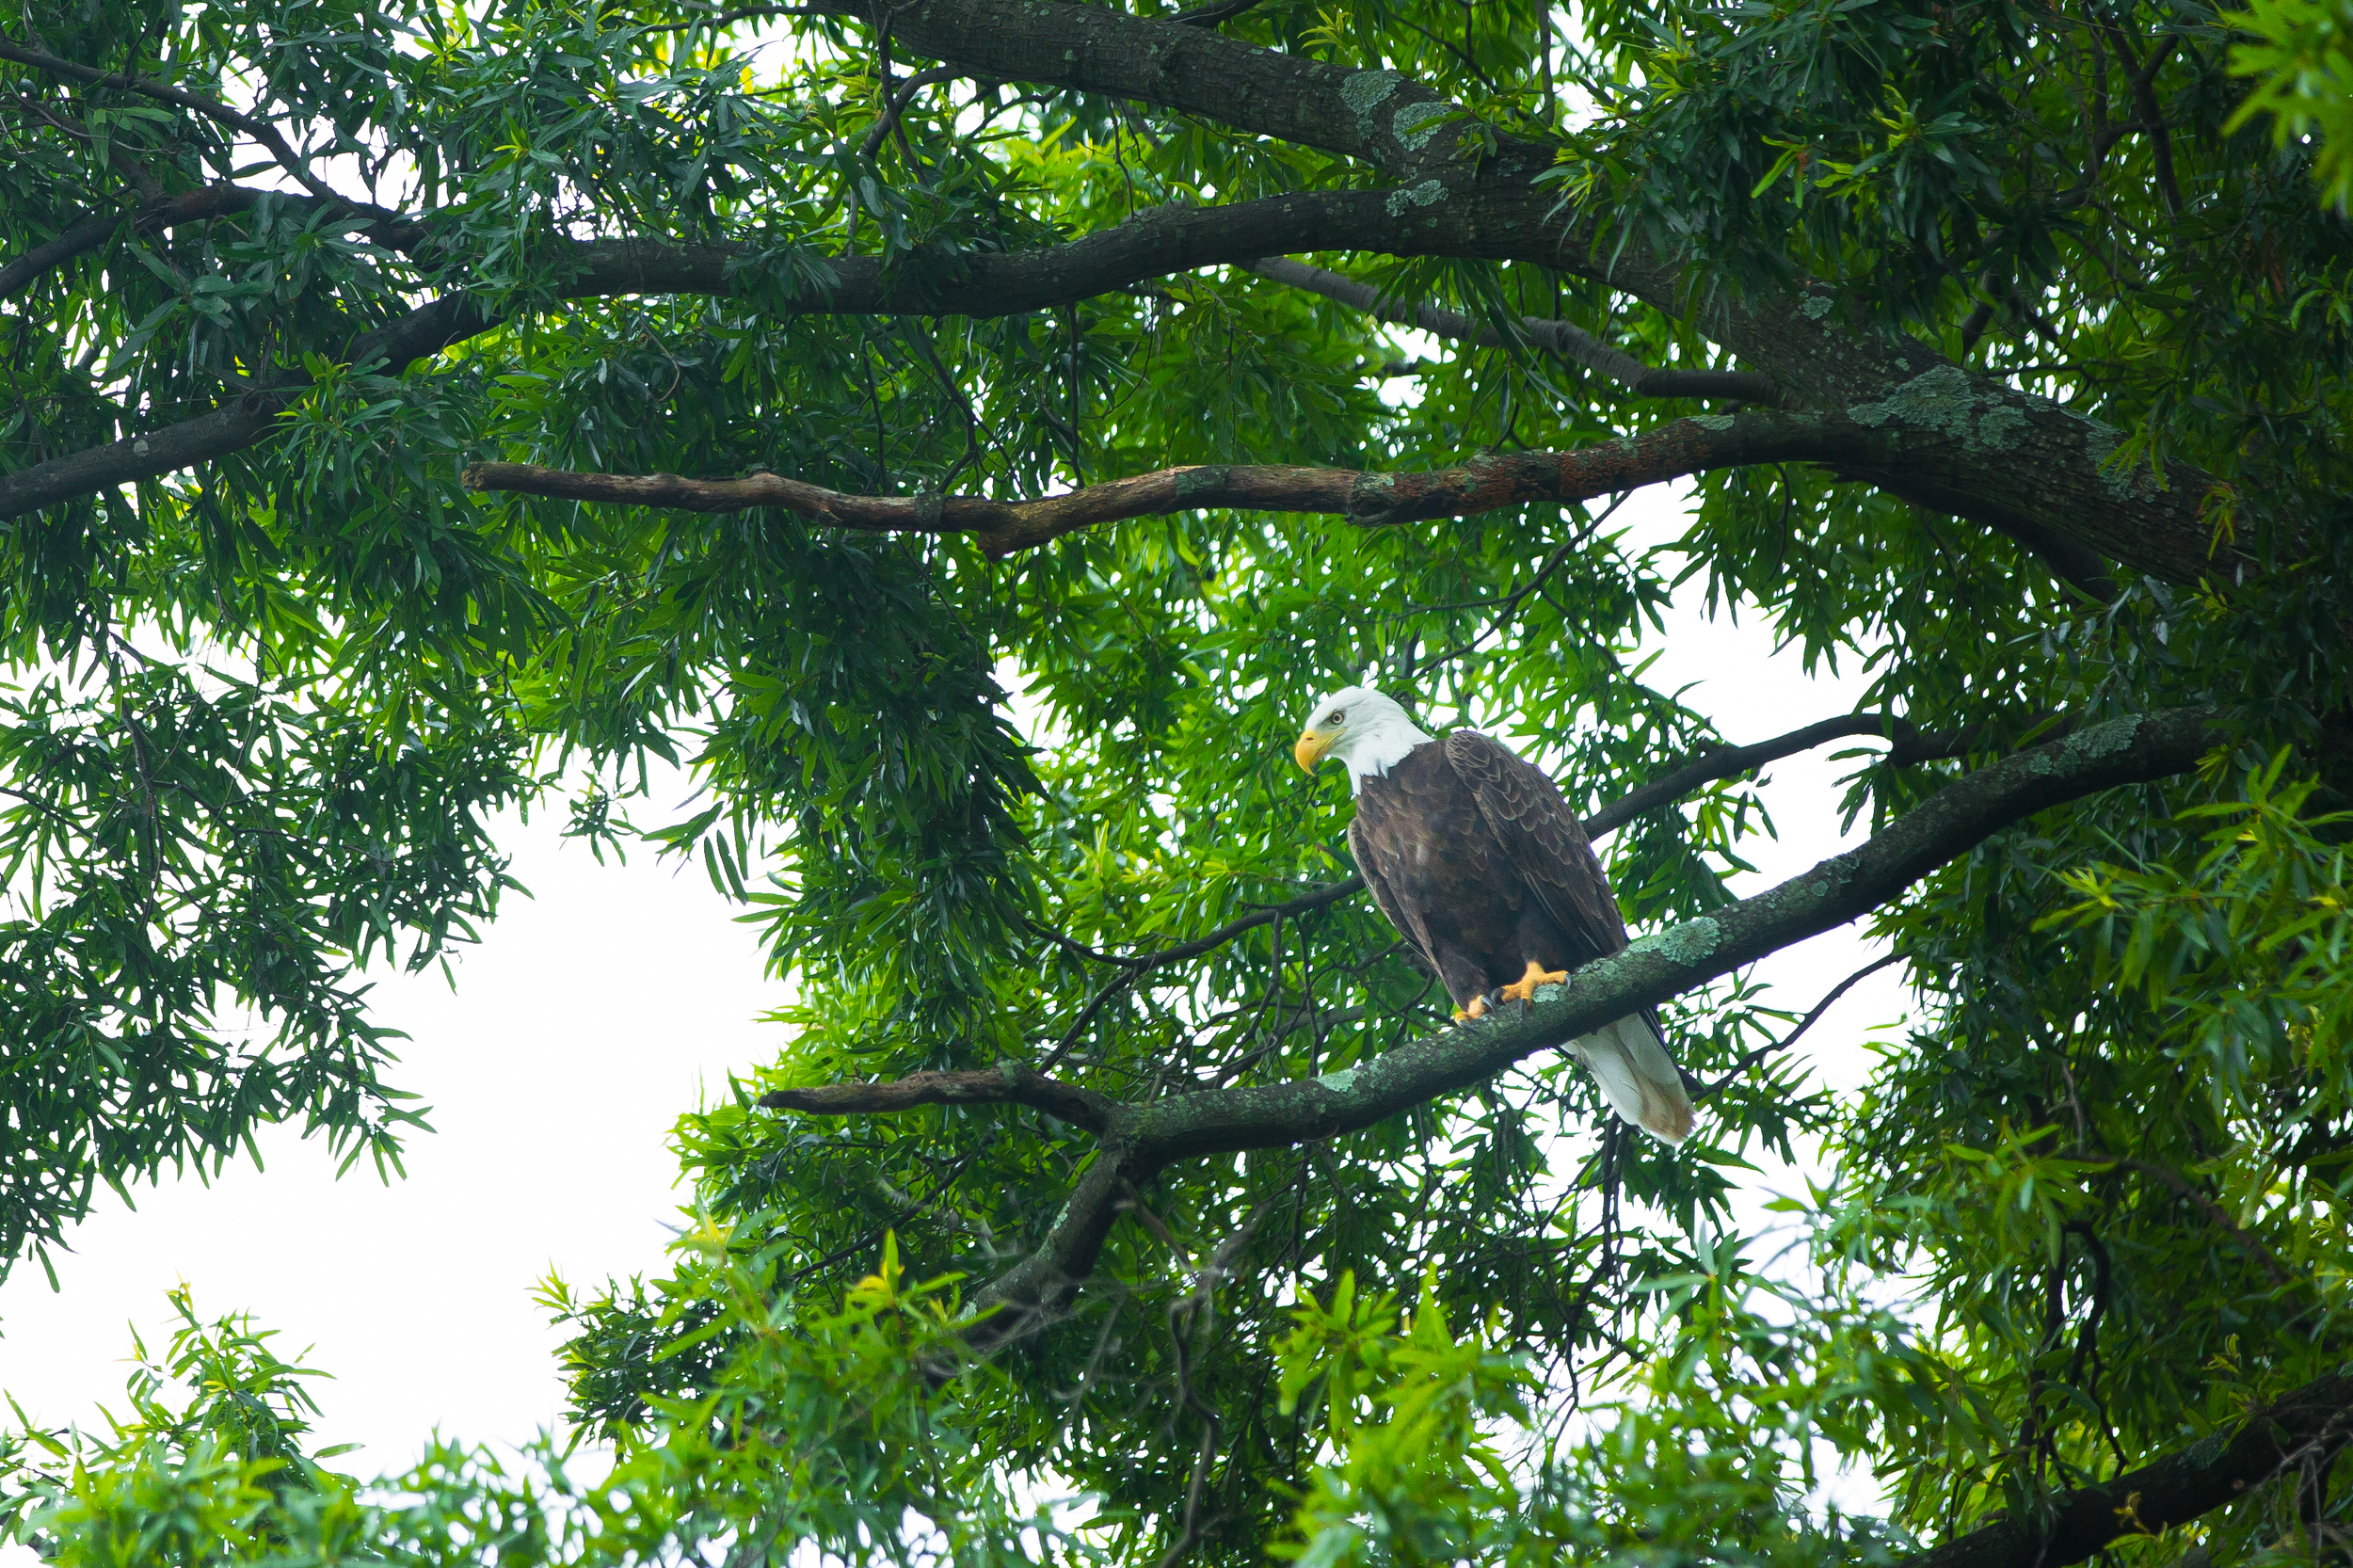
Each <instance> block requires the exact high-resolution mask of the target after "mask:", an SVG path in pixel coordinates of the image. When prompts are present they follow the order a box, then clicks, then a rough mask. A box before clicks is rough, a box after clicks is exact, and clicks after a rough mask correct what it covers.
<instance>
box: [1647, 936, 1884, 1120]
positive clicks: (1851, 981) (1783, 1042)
mask: <svg viewBox="0 0 2353 1568" xmlns="http://www.w3.org/2000/svg"><path fill="white" fill-rule="evenodd" d="M1902 961H1903V954H1902V953H1900V952H1891V953H1889V954H1887V955H1886V956H1885V957H1883V958H1875V959H1873V960H1872V961H1871V962H1870V963H1868V964H1865V965H1864V966H1863V968H1859V969H1857V970H1855V972H1854V973H1852V974H1850V975H1849V976H1848V977H1847V978H1846V979H1844V980H1842V981H1840V982H1839V983H1838V984H1835V985H1833V986H1832V987H1831V988H1830V994H1829V995H1828V996H1826V997H1824V998H1823V999H1822V1000H1819V1001H1817V1002H1816V1003H1815V1004H1814V1011H1812V1012H1811V1013H1808V1014H1807V1015H1806V1016H1805V1017H1804V1018H1803V1019H1802V1020H1801V1021H1800V1022H1799V1024H1798V1027H1797V1028H1795V1029H1793V1030H1791V1031H1790V1032H1788V1033H1786V1034H1785V1035H1783V1036H1782V1037H1781V1038H1780V1039H1778V1040H1768V1041H1767V1042H1766V1043H1765V1044H1763V1045H1761V1046H1759V1047H1757V1048H1755V1049H1754V1050H1753V1051H1749V1052H1747V1053H1745V1054H1744V1055H1743V1056H1742V1057H1741V1058H1740V1060H1739V1061H1737V1062H1735V1063H1734V1064H1732V1070H1731V1071H1730V1072H1728V1073H1726V1074H1724V1075H1723V1076H1722V1077H1721V1078H1720V1079H1718V1080H1716V1081H1715V1082H1713V1083H1710V1084H1708V1085H1707V1086H1705V1088H1702V1089H1698V1090H1695V1091H1693V1092H1692V1095H1691V1103H1692V1104H1694V1105H1697V1104H1698V1103H1699V1102H1700V1101H1702V1100H1704V1099H1712V1098H1714V1097H1715V1096H1717V1095H1720V1094H1721V1093H1722V1092H1723V1091H1724V1090H1725V1089H1726V1088H1727V1087H1729V1086H1730V1084H1731V1083H1732V1080H1735V1079H1737V1078H1738V1077H1739V1076H1740V1075H1741V1074H1742V1073H1745V1072H1747V1071H1748V1070H1749V1069H1750V1068H1751V1067H1753V1066H1755V1065H1756V1064H1758V1063H1759V1062H1762V1061H1764V1060H1765V1059H1766V1058H1767V1057H1769V1056H1775V1055H1778V1054H1780V1053H1781V1052H1783V1051H1785V1050H1787V1049H1788V1048H1790V1047H1791V1046H1794V1045H1796V1044H1797V1043H1798V1040H1799V1038H1800V1037H1801V1036H1802V1035H1803V1034H1804V1033H1805V1032H1806V1031H1807V1030H1809V1029H1812V1028H1813V1027H1814V1026H1815V1025H1816V1024H1817V1023H1818V1022H1820V1021H1821V1018H1822V1016H1823V1015H1824V1014H1826V1013H1828V1012H1829V1011H1830V1010H1831V1005H1832V1004H1833V1002H1835V1001H1837V1000H1838V999H1839V998H1840V997H1843V996H1845V995H1846V994H1847V993H1848V992H1849V991H1851V990H1853V989H1854V988H1855V986H1857V985H1858V984H1862V983H1863V982H1864V981H1865V980H1866V979H1868V978H1869V977H1870V976H1872V975H1875V974H1877V973H1879V972H1880V971H1881V969H1883V968H1887V967H1888V966H1889V965H1890V964H1898V963H1901V962H1902Z"/></svg>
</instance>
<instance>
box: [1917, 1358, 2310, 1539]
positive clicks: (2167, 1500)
mask: <svg viewBox="0 0 2353 1568" xmlns="http://www.w3.org/2000/svg"><path fill="white" fill-rule="evenodd" d="M2348 1436H2353V1374H2347V1373H2345V1372H2332V1373H2330V1374H2329V1375H2328V1376H2326V1377H2321V1378H2315V1379H2313V1381H2312V1382H2311V1383H2308V1384H2304V1386H2302V1387H2301V1388H2297V1389H2296V1390H2294V1391H2292V1392H2290V1393H2287V1394H2283V1395H2281V1397H2280V1398H2278V1399H2276V1400H2272V1401H2271V1402H2270V1403H2269V1404H2267V1405H2265V1406H2264V1407H2263V1408H2262V1409H2261V1410H2258V1411H2256V1412H2254V1413H2253V1414H2252V1415H2250V1416H2248V1417H2247V1418H2246V1419H2244V1420H2242V1421H2239V1422H2236V1423H2234V1424H2233V1425H2231V1426H2227V1427H2223V1428H2221V1429H2220V1430H2218V1431H2217V1432H2212V1433H2209V1434H2208V1435H2207V1436H2205V1437H2203V1438H2201V1439H2200V1440H2199V1441H2198V1442H2196V1443H2193V1444H2191V1445H2190V1446H2189V1447H2188V1448H2184V1449H2183V1450H2181V1451H2180V1452H2179V1453H2174V1454H2169V1455H2167V1456H2166V1457H2165V1458H2163V1459H2160V1460H2157V1461H2155V1462H2154V1463H2153V1464H2144V1465H2142V1466H2141V1467H2140V1468H2139V1469H2137V1470H2128V1471H2126V1472H2125V1473H2124V1474H2123V1475H2121V1476H2119V1477H2117V1478H2116V1479H2115V1480H2110V1481H2105V1482H2103V1483H2102V1484H2100V1485H2098V1486H2085V1487H2078V1488H2077V1489H2075V1490H2074V1491H2072V1492H2064V1493H2061V1494H2060V1495H2059V1496H2057V1497H2055V1498H2053V1499H2052V1500H2051V1503H2050V1506H2049V1508H2048V1510H2047V1512H2044V1513H2043V1514H2042V1515H2041V1519H2040V1520H2039V1521H2038V1520H2030V1519H2005V1520H2002V1521H2001V1522H2000V1523H1998V1524H1992V1525H1988V1526H1986V1527H1985V1528H1982V1529H1977V1530H1972V1531H1970V1532H1969V1533H1968V1534H1967V1535H1964V1536H1961V1538H1960V1539H1959V1540H1955V1541H1948V1542H1946V1543H1945V1544H1944V1545H1942V1546H1939V1547H1937V1548H1936V1549H1935V1550H1934V1551H1931V1552H1923V1553H1921V1554H1920V1555H1919V1556H1917V1557H1913V1558H1907V1559H1904V1560H1902V1561H1901V1562H1900V1563H1899V1564H1898V1565H1897V1568H2069V1565H2070V1564H2072V1563H2076V1562H2081V1561H2083V1560H2085V1559H2086V1558H2088V1557H2089V1556H2091V1555H2092V1554H2093V1553H2094V1552H2097V1551H2099V1550H2100V1549H2101V1548H2102V1547H2103V1546H2105V1545H2107V1544H2109V1543H2111V1542H2114V1541H2120V1540H2122V1539H2123V1538H2124V1537H2126V1536H2133V1535H2144V1534H2147V1535H2154V1534H2156V1533H2158V1532H2160V1531H2163V1530H2168V1529H2170V1528H2173V1527H2174V1526H2176V1525H2180V1524H2185V1523H2186V1522H2188V1521H2189V1520H2191V1519H2195V1518H2197V1517H2198V1516H2199V1515H2200V1514H2201V1513H2207V1512H2212V1511H2214V1510H2215V1509H2217V1508H2220V1507H2222V1506H2223V1505H2224V1504H2226V1503H2231V1502H2235V1501H2236V1500H2237V1499H2239V1498H2240V1497H2242V1496H2246V1495H2247V1494H2248V1493H2249V1492H2251V1491H2253V1490H2254V1489H2255V1488H2257V1487H2259V1486H2261V1485H2263V1484H2264V1483H2265V1481H2268V1480H2272V1479H2273V1478H2275V1477H2277V1476H2280V1475H2283V1474H2285V1473H2286V1472H2287V1471H2289V1470H2291V1469H2293V1468H2295V1466H2296V1465H2297V1464H2298V1463H2299V1462H2300V1460H2301V1458H2302V1457H2303V1455H2305V1454H2306V1453H2308V1452H2309V1453H2319V1452H2321V1451H2324V1450H2329V1449H2333V1448H2337V1447H2338V1446H2340V1445H2342V1444H2343V1443H2344V1442H2345V1440H2346V1438H2347V1437H2348Z"/></svg>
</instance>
